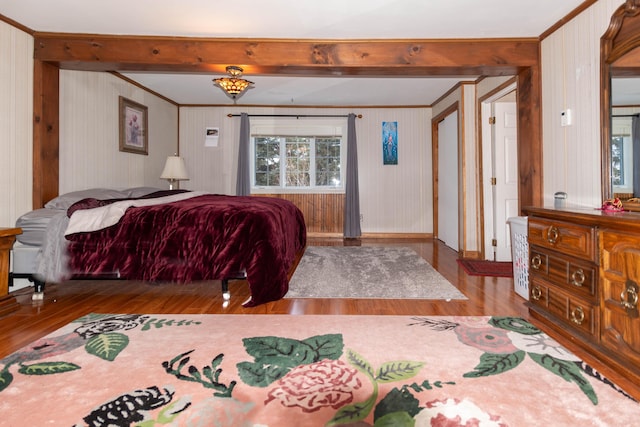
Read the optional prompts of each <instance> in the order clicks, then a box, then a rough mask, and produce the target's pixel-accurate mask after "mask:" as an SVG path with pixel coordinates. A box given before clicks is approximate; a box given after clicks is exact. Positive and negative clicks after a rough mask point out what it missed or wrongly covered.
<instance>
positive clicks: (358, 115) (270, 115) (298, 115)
mask: <svg viewBox="0 0 640 427" xmlns="http://www.w3.org/2000/svg"><path fill="white" fill-rule="evenodd" d="M248 116H249V117H295V118H296V119H299V118H300V117H349V115H330V114H248ZM227 117H240V114H227ZM356 117H357V118H359V119H361V118H362V114H357V115H356Z"/></svg>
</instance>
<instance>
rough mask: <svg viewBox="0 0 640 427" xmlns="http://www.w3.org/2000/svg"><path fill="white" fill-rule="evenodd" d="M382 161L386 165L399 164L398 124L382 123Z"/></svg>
mask: <svg viewBox="0 0 640 427" xmlns="http://www.w3.org/2000/svg"><path fill="white" fill-rule="evenodd" d="M382 159H383V164H385V165H397V164H398V122H382Z"/></svg>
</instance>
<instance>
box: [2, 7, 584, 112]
mask: <svg viewBox="0 0 640 427" xmlns="http://www.w3.org/2000/svg"><path fill="white" fill-rule="evenodd" d="M583 2H584V0H560V1H559V0H484V1H478V0H305V1H297V2H296V1H291V0H234V1H225V2H222V1H219V0H182V1H175V0H136V1H131V0H108V1H96V0H93V1H91V0H56V1H52V0H19V1H18V0H11V1H8V0H3V1H2V2H0V14H1V15H4V16H5V17H7V18H10V19H12V20H13V21H15V22H17V23H19V24H22V25H24V26H26V27H28V28H30V29H32V30H34V31H39V32H63V33H88V34H120V35H123V34H127V35H151V36H154V35H155V36H194V37H196V36H197V37H227V38H228V37H232V38H287V39H438V38H501V37H508V38H514V37H518V38H519V37H538V36H540V35H541V34H542V33H544V32H545V31H546V30H548V29H549V28H550V27H551V26H553V25H554V24H555V23H556V22H558V21H559V20H560V19H562V18H564V17H565V16H567V15H569V14H570V13H571V12H572V11H573V10H574V9H576V8H577V7H578V6H580V5H581V4H582V3H583ZM125 75H126V76H127V77H129V78H131V79H133V80H135V81H137V82H139V83H140V84H142V85H144V86H145V87H148V88H149V89H151V90H153V91H155V92H157V93H159V94H161V95H163V96H165V97H167V98H169V99H171V100H173V101H175V102H177V103H179V104H231V103H232V101H231V100H230V99H229V98H227V97H226V96H225V95H224V94H223V93H222V91H221V90H220V89H219V88H217V87H215V86H213V83H212V81H211V80H212V78H216V77H221V76H220V75H201V74H158V73H155V74H148V73H125ZM244 77H245V78H246V79H248V80H251V81H253V82H254V83H255V87H254V88H253V89H250V90H248V91H247V92H246V93H245V94H244V95H243V96H242V97H241V98H240V99H239V100H238V103H239V104H242V103H244V104H258V105H259V104H267V105H332V106H338V105H349V106H353V105H429V104H431V103H433V101H435V100H437V99H438V98H439V97H440V96H441V95H442V94H444V93H445V92H446V91H448V90H449V89H451V88H452V87H453V86H454V85H455V84H456V83H457V82H459V81H460V80H474V79H475V77H477V76H465V77H464V78H458V77H456V76H451V77H438V78H423V77H403V78H390V77H388V78H366V77H357V78H344V77H325V78H318V77H295V78H287V77H273V76H271V77H270V76H251V75H245V76H244Z"/></svg>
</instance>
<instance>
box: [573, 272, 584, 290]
mask: <svg viewBox="0 0 640 427" xmlns="http://www.w3.org/2000/svg"><path fill="white" fill-rule="evenodd" d="M584 279H585V276H584V271H582V269H581V268H579V269H577V270H576V271H574V272H573V274H572V275H571V284H572V285H575V286H578V287H581V286H582V285H583V284H584Z"/></svg>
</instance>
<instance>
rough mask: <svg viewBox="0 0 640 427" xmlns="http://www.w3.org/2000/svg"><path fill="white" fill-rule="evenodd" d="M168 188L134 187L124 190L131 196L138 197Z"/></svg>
mask: <svg viewBox="0 0 640 427" xmlns="http://www.w3.org/2000/svg"><path fill="white" fill-rule="evenodd" d="M162 190H166V189H163V188H156V187H134V188H129V189H127V190H124V191H125V192H126V193H127V194H128V195H129V196H128V197H131V198H133V199H137V198H138V197H142V196H146V195H147V194H151V193H155V192H156V191H162Z"/></svg>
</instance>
